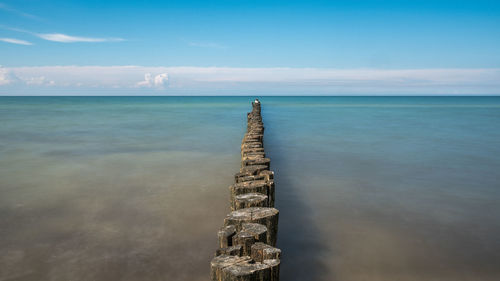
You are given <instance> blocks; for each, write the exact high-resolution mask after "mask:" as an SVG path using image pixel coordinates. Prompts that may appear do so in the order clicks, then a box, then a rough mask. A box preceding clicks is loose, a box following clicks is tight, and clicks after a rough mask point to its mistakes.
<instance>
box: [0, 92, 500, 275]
mask: <svg viewBox="0 0 500 281" xmlns="http://www.w3.org/2000/svg"><path fill="white" fill-rule="evenodd" d="M251 100H252V98H247V97H238V98H237V97H203V98H202V97H185V98H184V97H183V98H179V97H19V98H18V97H1V98H0V280H2V281H3V280H82V281H83V280H97V281H100V280H180V281H182V280H208V278H209V274H208V272H209V261H210V259H211V257H212V255H213V251H214V250H215V247H216V242H215V241H216V231H217V229H218V228H219V227H220V226H221V224H222V222H223V218H224V216H225V214H226V213H227V212H228V190H227V187H228V186H229V185H230V184H231V182H232V180H233V174H234V173H235V172H237V170H238V165H239V145H240V141H241V138H242V136H243V133H244V129H245V128H244V126H245V125H246V124H245V113H246V112H247V111H248V110H250V103H249V101H251ZM261 100H262V102H263V117H264V123H265V126H266V136H265V146H266V152H267V154H268V156H269V157H271V164H272V168H273V169H274V170H275V171H276V181H277V208H279V209H280V212H281V213H280V230H279V238H278V244H279V245H278V246H279V247H280V248H281V249H282V251H283V259H282V267H281V279H282V280H287V281H288V280H313V281H314V280H353V281H354V280H374V281H376V280H403V281H404V280H499V279H500V239H499V238H498V237H500V217H499V216H500V215H499V214H500V172H498V171H500V159H499V156H500V98H497V97H307V98H306V97H266V98H262V99H261Z"/></svg>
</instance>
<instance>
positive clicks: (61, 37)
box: [34, 33, 123, 43]
mask: <svg viewBox="0 0 500 281" xmlns="http://www.w3.org/2000/svg"><path fill="white" fill-rule="evenodd" d="M34 35H36V36H38V37H40V38H42V39H44V40H47V41H53V42H60V43H76V42H119V41H123V39H122V38H93V37H80V36H71V35H67V34H62V33H34Z"/></svg>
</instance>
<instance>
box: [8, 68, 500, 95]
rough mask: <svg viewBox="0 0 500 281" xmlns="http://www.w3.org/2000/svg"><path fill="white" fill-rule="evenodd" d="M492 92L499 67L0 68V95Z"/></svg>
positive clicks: (498, 84)
mask: <svg viewBox="0 0 500 281" xmlns="http://www.w3.org/2000/svg"><path fill="white" fill-rule="evenodd" d="M75 89H77V90H82V91H81V92H77V93H76V94H82V93H85V90H87V91H90V93H92V91H102V92H103V93H106V92H107V93H108V94H113V92H115V93H116V94H137V95H141V94H145V93H149V94H155V95H156V94H158V95H162V94H166V95H177V94H185V93H195V94H200V95H204V94H217V93H220V94H224V93H226V94H227V93H231V94H239V93H242V94H244V93H260V94H331V95H335V94H360V95H362V94H409V95H412V94H423V95H425V94H478V95H488V94H498V93H499V92H500V69H398V70H388V69H327V68H235V67H146V66H42V67H0V93H1V94H3V95H9V94H28V95H33V94H35V95H36V94H38V93H41V94H53V95H58V94H61V95H68V94H75V93H73V92H71V91H70V90H75Z"/></svg>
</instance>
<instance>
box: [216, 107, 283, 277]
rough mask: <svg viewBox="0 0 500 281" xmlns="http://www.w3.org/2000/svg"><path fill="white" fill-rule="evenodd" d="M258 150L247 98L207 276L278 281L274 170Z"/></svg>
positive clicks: (255, 112)
mask: <svg viewBox="0 0 500 281" xmlns="http://www.w3.org/2000/svg"><path fill="white" fill-rule="evenodd" d="M270 166H271V159H269V158H266V154H265V152H264V124H263V123H262V116H261V103H260V101H259V100H258V99H256V100H255V101H254V102H252V111H251V112H249V113H248V114H247V132H246V133H245V135H244V137H243V140H242V142H241V167H240V171H239V173H237V174H236V175H235V177H234V178H235V183H234V184H233V185H231V186H230V187H229V190H230V203H231V210H232V212H231V213H229V214H228V215H227V216H226V218H225V219H224V226H223V227H222V228H221V229H220V230H219V232H218V234H217V236H218V238H219V249H218V250H217V251H216V253H215V257H214V258H213V259H212V262H211V263H210V267H211V274H210V275H211V278H212V280H213V281H237V280H238V281H278V280H279V269H280V258H281V250H280V249H277V248H275V246H276V240H277V236H278V217H279V211H278V210H277V209H275V208H273V207H274V201H275V198H274V189H275V187H274V173H273V172H272V171H271V170H270Z"/></svg>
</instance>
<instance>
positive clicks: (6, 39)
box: [0, 38, 33, 45]
mask: <svg viewBox="0 0 500 281" xmlns="http://www.w3.org/2000/svg"><path fill="white" fill-rule="evenodd" d="M0 41H3V42H6V43H11V44H18V45H33V44H32V43H31V42H28V41H25V40H21V39H15V38H0Z"/></svg>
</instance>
